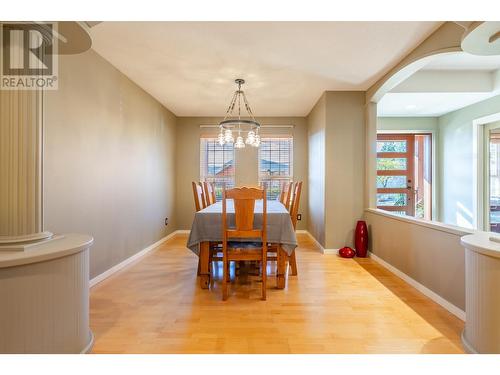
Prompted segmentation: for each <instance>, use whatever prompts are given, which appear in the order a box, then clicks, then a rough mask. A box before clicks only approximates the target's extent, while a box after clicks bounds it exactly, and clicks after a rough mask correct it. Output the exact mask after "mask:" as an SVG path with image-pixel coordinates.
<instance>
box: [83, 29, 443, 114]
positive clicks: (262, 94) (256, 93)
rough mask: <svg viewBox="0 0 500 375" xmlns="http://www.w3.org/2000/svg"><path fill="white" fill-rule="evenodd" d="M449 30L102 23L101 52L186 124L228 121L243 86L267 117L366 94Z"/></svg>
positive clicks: (97, 34)
mask: <svg viewBox="0 0 500 375" xmlns="http://www.w3.org/2000/svg"><path fill="white" fill-rule="evenodd" d="M440 24H441V23H440V22H103V23H100V24H98V25H96V26H94V27H93V28H92V29H91V32H92V38H93V49H94V50H95V51H97V52H98V53H99V54H100V55H102V56H103V57H104V58H106V59H107V60H108V61H110V62H111V63H112V64H113V65H114V66H116V67H117V68H118V69H119V70H120V71H121V72H123V73H124V74H125V75H127V76H128V77H129V78H130V79H132V80H133V81H134V82H135V83H137V84H138V85H139V86H141V87H142V88H143V89H144V90H145V91H147V92H148V93H150V94H151V95H152V96H154V97H155V98H156V99H158V100H159V101H160V102H161V103H163V104H164V105H165V106H166V107H167V108H169V109H170V110H171V111H172V112H174V113H175V114H176V115H177V116H220V115H223V114H224V111H225V110H226V107H227V105H228V104H229V100H230V98H231V96H232V93H233V91H234V89H235V85H234V83H233V81H234V79H235V78H239V77H241V78H244V79H246V80H247V84H246V85H245V87H244V90H245V92H246V94H247V96H248V99H249V101H250V104H251V106H252V109H253V112H254V113H255V115H256V116H257V117H259V116H305V115H307V114H308V113H309V111H310V110H311V108H312V106H313V105H314V104H315V102H316V101H317V99H318V98H319V96H320V95H321V94H322V93H323V91H325V90H366V89H368V88H369V87H370V86H371V85H372V84H373V83H374V82H376V81H377V80H378V79H379V78H380V77H381V76H382V75H383V74H385V73H386V72H387V71H388V70H389V69H390V68H391V67H392V66H393V65H394V64H396V63H397V62H398V61H399V60H400V59H401V58H402V57H403V56H405V55H406V54H407V53H408V52H409V51H411V50H412V49H413V48H414V47H415V46H416V45H418V44H419V43H420V42H421V41H422V40H423V39H425V38H426V37H427V36H428V35H430V34H431V33H432V32H433V31H434V30H435V29H436V28H437V27H438V26H439V25H440Z"/></svg>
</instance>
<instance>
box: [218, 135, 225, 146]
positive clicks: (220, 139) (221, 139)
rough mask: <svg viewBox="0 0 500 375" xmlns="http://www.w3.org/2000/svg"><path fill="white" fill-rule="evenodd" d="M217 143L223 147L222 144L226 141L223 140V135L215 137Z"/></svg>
mask: <svg viewBox="0 0 500 375" xmlns="http://www.w3.org/2000/svg"><path fill="white" fill-rule="evenodd" d="M217 141H218V142H219V144H220V145H221V146H224V144H225V143H226V140H225V139H224V134H222V132H221V133H219V136H218V137H217Z"/></svg>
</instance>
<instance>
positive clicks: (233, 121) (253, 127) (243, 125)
mask: <svg viewBox="0 0 500 375" xmlns="http://www.w3.org/2000/svg"><path fill="white" fill-rule="evenodd" d="M234 82H235V83H236V84H237V85H238V90H236V91H235V92H234V95H233V98H232V99H231V102H230V103H229V107H228V108H227V111H226V116H225V117H224V120H222V121H221V122H220V123H219V128H220V133H219V136H218V138H217V139H218V141H219V144H220V145H221V146H223V145H224V144H226V143H234V147H235V148H244V147H245V144H247V145H249V146H253V147H259V145H260V135H259V129H260V124H259V123H258V122H257V121H255V118H254V117H253V113H252V109H251V108H250V105H249V104H248V101H247V97H246V96H245V93H244V92H243V90H241V85H243V84H244V83H245V80H244V79H241V78H238V79H236V80H235V81H234ZM242 101H243V105H244V106H245V109H246V112H247V116H246V117H247V118H250V119H249V120H247V119H243V120H242V119H241V105H242ZM236 106H237V107H238V108H237V110H238V113H237V115H236V114H234V115H233V112H234V109H235V107H236ZM245 133H246V138H245V141H244V142H243V135H245ZM233 134H234V135H236V142H235V141H234V135H233Z"/></svg>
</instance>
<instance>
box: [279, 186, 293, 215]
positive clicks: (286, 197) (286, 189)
mask: <svg viewBox="0 0 500 375" xmlns="http://www.w3.org/2000/svg"><path fill="white" fill-rule="evenodd" d="M292 185H293V182H285V183H284V184H283V187H282V189H281V193H280V202H281V203H282V204H283V205H284V206H285V207H286V209H287V210H290V199H291V192H292Z"/></svg>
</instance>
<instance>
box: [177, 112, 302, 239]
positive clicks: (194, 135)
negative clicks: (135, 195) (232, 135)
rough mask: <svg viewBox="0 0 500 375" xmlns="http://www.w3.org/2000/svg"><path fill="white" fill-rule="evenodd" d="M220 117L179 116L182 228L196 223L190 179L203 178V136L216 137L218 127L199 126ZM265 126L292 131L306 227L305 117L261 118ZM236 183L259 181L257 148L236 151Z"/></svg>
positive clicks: (272, 132)
mask: <svg viewBox="0 0 500 375" xmlns="http://www.w3.org/2000/svg"><path fill="white" fill-rule="evenodd" d="M221 120H222V119H221V118H216V117H180V118H178V121H177V138H176V142H177V153H176V158H177V170H178V174H177V196H176V205H177V206H176V207H177V208H176V219H177V225H178V228H179V229H190V228H191V224H192V222H193V215H194V203H193V193H192V190H191V182H192V181H199V179H200V136H202V135H205V136H217V134H218V129H217V128H200V125H216V124H217V123H218V122H219V121H221ZM258 120H259V121H260V122H261V124H262V125H263V128H262V131H261V134H262V135H263V136H264V135H266V134H267V135H279V134H283V133H290V132H291V133H292V135H293V141H294V147H293V154H294V155H293V164H294V165H293V178H294V180H295V181H304V185H303V188H302V189H303V190H302V197H301V203H300V209H299V212H300V213H302V220H301V221H299V222H298V225H297V228H298V229H306V228H307V221H308V217H307V216H308V215H307V212H308V210H307V198H308V188H307V186H305V185H307V184H306V183H305V182H306V181H307V160H308V155H307V147H308V145H307V125H306V120H305V118H302V117H264V118H261V117H259V118H258ZM266 125H293V126H294V127H293V128H272V127H270V128H267V127H266ZM235 160H236V176H235V181H236V184H237V185H240V186H241V185H257V184H258V164H257V150H256V149H253V148H249V147H245V149H243V150H236V151H235Z"/></svg>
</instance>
